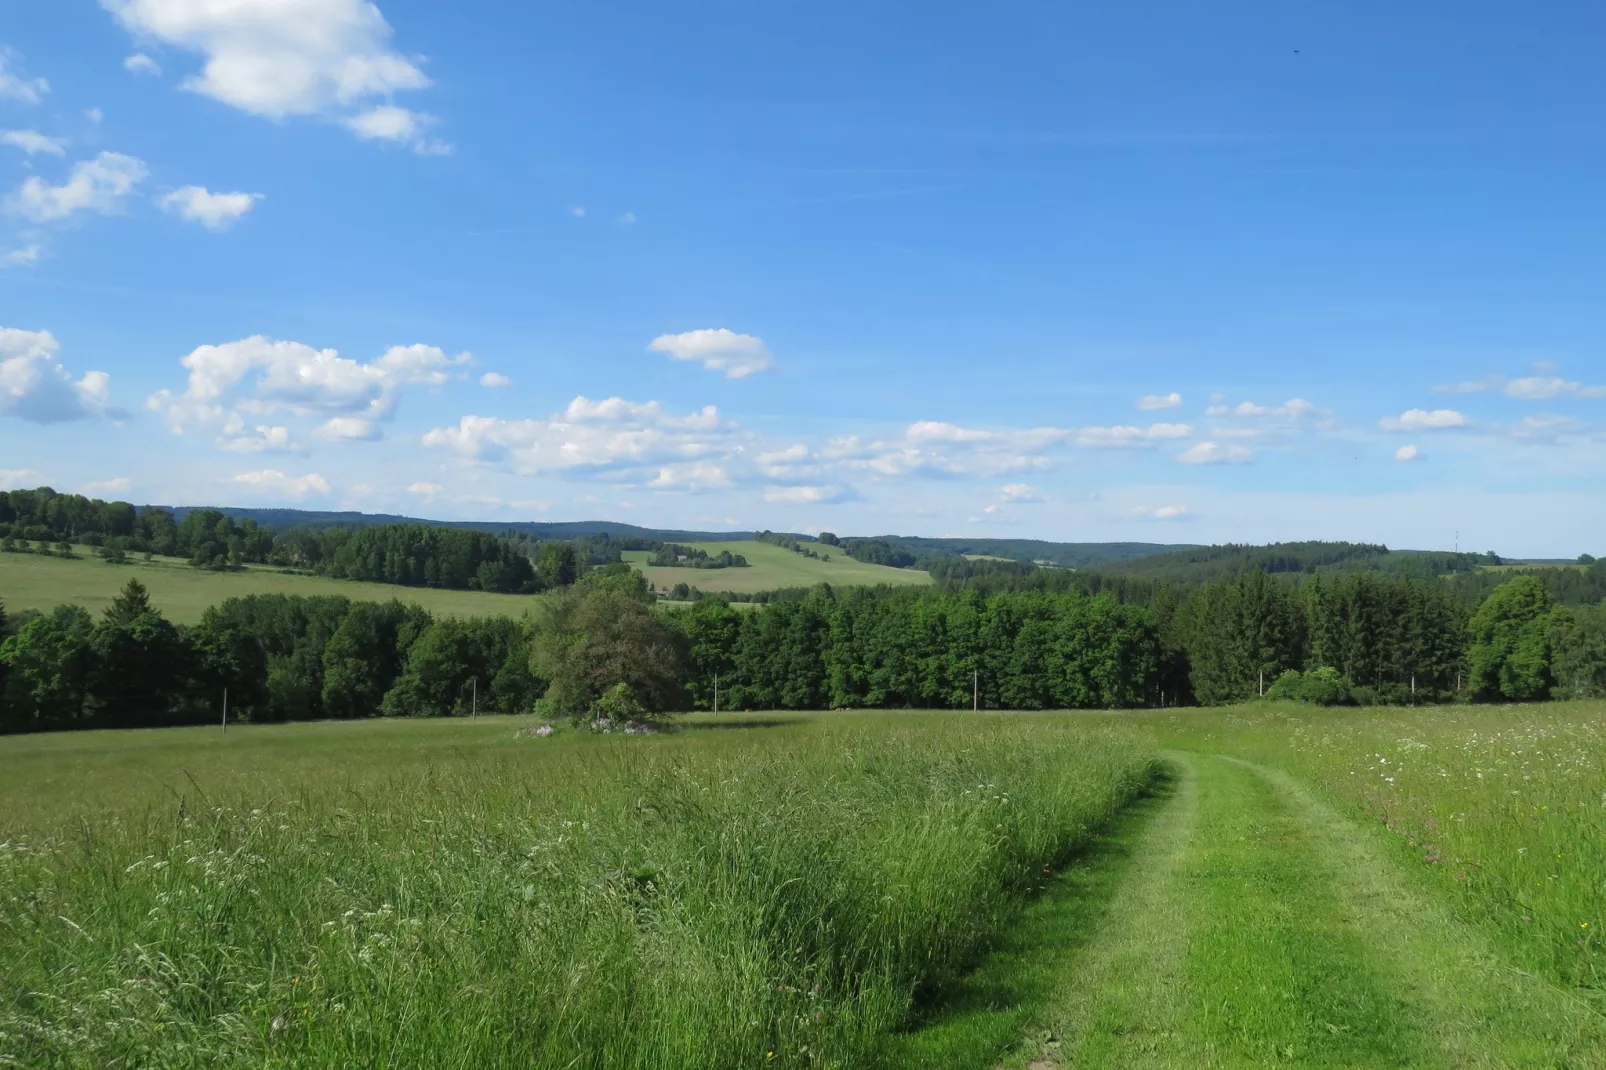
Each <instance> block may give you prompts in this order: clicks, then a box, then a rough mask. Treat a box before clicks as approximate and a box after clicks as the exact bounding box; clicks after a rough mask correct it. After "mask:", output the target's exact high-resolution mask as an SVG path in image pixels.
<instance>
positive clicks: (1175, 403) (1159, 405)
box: [1138, 390, 1182, 412]
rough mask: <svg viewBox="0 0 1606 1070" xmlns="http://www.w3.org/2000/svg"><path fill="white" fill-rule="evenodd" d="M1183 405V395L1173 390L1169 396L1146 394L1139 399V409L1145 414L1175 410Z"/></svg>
mask: <svg viewBox="0 0 1606 1070" xmlns="http://www.w3.org/2000/svg"><path fill="white" fill-rule="evenodd" d="M1181 405H1182V395H1181V394H1179V393H1177V392H1176V391H1175V390H1173V391H1172V392H1171V393H1169V394H1144V395H1143V396H1142V397H1140V398H1138V408H1140V409H1142V410H1143V411H1144V412H1158V411H1159V410H1161V409H1175V408H1180V407H1181Z"/></svg>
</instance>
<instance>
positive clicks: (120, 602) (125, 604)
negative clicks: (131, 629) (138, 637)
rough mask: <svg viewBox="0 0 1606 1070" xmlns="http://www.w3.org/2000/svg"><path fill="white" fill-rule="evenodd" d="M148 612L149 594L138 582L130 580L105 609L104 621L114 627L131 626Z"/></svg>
mask: <svg viewBox="0 0 1606 1070" xmlns="http://www.w3.org/2000/svg"><path fill="white" fill-rule="evenodd" d="M150 611H151V596H150V592H149V591H147V590H146V589H145V585H144V584H143V583H141V582H139V580H137V579H132V578H131V579H130V580H129V581H128V583H127V584H126V585H125V586H124V587H123V590H122V593H121V594H119V595H118V596H117V597H116V598H115V599H113V600H112V604H111V605H109V606H107V607H106V618H105V619H106V623H107V624H110V625H114V626H115V625H126V624H132V623H134V621H135V620H137V619H139V618H140V617H141V616H143V615H144V614H146V613H149V612H150Z"/></svg>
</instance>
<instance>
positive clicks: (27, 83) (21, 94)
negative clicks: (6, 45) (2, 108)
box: [0, 48, 50, 104]
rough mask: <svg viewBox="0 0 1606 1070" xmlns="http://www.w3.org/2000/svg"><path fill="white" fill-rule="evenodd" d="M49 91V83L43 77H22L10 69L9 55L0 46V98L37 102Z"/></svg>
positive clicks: (19, 101)
mask: <svg viewBox="0 0 1606 1070" xmlns="http://www.w3.org/2000/svg"><path fill="white" fill-rule="evenodd" d="M48 92H50V83H49V82H47V81H45V80H44V79H43V78H24V77H23V76H22V75H20V74H17V73H15V72H14V71H12V70H11V57H10V56H9V54H8V53H7V52H6V50H5V49H3V48H0V100H14V101H16V102H17V103H19V104H37V103H39V102H40V101H41V100H43V99H44V96H45V94H46V93H48Z"/></svg>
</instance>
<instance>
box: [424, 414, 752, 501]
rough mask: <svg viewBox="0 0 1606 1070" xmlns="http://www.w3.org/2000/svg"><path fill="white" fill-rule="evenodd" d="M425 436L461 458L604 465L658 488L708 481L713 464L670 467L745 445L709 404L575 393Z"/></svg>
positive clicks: (533, 468)
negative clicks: (543, 407) (675, 406)
mask: <svg viewBox="0 0 1606 1070" xmlns="http://www.w3.org/2000/svg"><path fill="white" fill-rule="evenodd" d="M423 441H424V445H426V446H429V447H432V448H435V449H441V450H446V451H449V452H450V453H453V454H456V455H457V456H458V457H461V458H463V459H465V460H470V461H475V462H482V463H487V464H497V465H503V466H506V467H509V468H511V469H512V470H513V471H516V472H520V473H523V474H531V475H533V474H536V473H543V472H559V473H562V472H578V471H590V472H597V471H599V470H607V471H611V472H613V473H616V474H617V475H619V476H620V477H621V478H639V479H640V481H641V482H643V483H644V484H650V483H652V482H653V481H654V480H657V481H658V482H657V484H656V485H657V486H658V487H659V488H660V489H669V488H671V487H672V486H678V485H681V484H682V483H683V482H692V481H700V482H701V483H703V484H704V485H706V484H708V483H711V482H712V481H713V480H714V479H715V477H714V475H713V473H712V471H711V470H710V469H704V470H702V471H701V473H700V474H699V473H696V472H693V471H692V470H691V469H677V468H675V466H676V465H687V464H693V463H702V464H723V463H725V462H727V461H729V460H731V459H734V458H737V457H739V456H740V455H741V451H742V438H741V435H740V432H739V429H738V428H737V427H736V426H735V424H733V423H730V422H729V421H727V420H724V419H722V418H721V417H720V415H719V410H718V409H716V408H715V407H714V406H712V405H709V406H706V407H704V408H702V409H700V410H697V411H695V412H691V413H687V414H685V415H679V416H677V415H673V414H671V413H668V412H666V411H665V410H664V407H663V406H662V405H661V404H659V403H658V402H656V401H646V402H637V401H627V400H625V399H624V398H618V397H613V398H605V399H603V400H601V401H593V400H592V399H591V398H588V397H584V396H582V397H577V398H575V399H574V400H573V401H571V402H570V403H569V405H568V407H567V408H566V409H564V410H563V411H562V412H561V413H557V414H555V415H553V416H551V417H548V418H546V419H531V420H504V419H500V418H498V417H494V416H464V417H463V418H462V419H461V420H459V421H458V422H457V425H456V426H455V427H439V428H436V429H434V430H432V431H430V432H428V433H427V434H425V435H424V439H423ZM666 468H668V469H669V470H670V471H669V473H668V474H667V475H666V474H665V469H666ZM684 476H697V477H698V479H696V480H685V479H682V477H684ZM719 478H728V477H724V476H723V475H722V476H721V477H719Z"/></svg>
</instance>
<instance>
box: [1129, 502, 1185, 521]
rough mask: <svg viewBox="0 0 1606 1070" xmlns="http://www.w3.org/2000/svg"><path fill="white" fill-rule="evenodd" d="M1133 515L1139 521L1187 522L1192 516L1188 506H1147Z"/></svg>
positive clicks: (1136, 510)
mask: <svg viewBox="0 0 1606 1070" xmlns="http://www.w3.org/2000/svg"><path fill="white" fill-rule="evenodd" d="M1132 513H1133V515H1134V516H1136V517H1137V518H1138V519H1139V520H1187V519H1188V517H1189V516H1190V514H1189V512H1188V507H1187V506H1186V505H1157V506H1153V507H1148V506H1145V507H1142V508H1138V509H1134V510H1133V511H1132Z"/></svg>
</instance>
